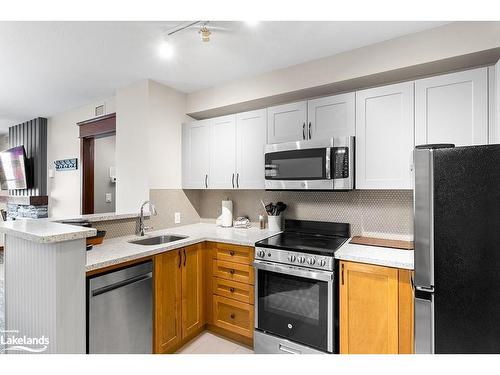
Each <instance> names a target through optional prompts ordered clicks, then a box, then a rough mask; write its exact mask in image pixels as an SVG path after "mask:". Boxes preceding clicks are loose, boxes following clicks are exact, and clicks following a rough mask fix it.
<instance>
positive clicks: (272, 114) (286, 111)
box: [267, 101, 307, 143]
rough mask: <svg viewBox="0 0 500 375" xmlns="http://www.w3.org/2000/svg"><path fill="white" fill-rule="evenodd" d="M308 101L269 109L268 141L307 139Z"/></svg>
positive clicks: (279, 141)
mask: <svg viewBox="0 0 500 375" xmlns="http://www.w3.org/2000/svg"><path fill="white" fill-rule="evenodd" d="M306 126H307V102H306V101H303V102H295V103H289V104H283V105H278V106H275V107H270V108H268V109H267V143H281V142H293V141H301V140H304V139H307V129H306Z"/></svg>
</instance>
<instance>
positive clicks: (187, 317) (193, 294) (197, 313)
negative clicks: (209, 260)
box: [181, 244, 205, 338]
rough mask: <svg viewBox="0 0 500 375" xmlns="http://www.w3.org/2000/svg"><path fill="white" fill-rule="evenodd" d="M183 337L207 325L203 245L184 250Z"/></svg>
mask: <svg viewBox="0 0 500 375" xmlns="http://www.w3.org/2000/svg"><path fill="white" fill-rule="evenodd" d="M183 255H184V259H183V264H182V268H181V269H182V283H181V284H182V337H183V338H185V337H188V336H191V335H193V334H195V333H197V332H198V331H199V330H200V329H201V328H203V326H204V325H205V306H204V303H205V298H204V292H205V291H204V285H205V283H204V282H203V281H204V280H203V276H204V274H203V255H204V254H203V248H202V244H198V245H194V246H190V247H187V248H185V249H183Z"/></svg>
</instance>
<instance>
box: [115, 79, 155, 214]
mask: <svg viewBox="0 0 500 375" xmlns="http://www.w3.org/2000/svg"><path fill="white" fill-rule="evenodd" d="M148 132H149V81H148V80H142V81H139V82H136V83H134V84H132V85H129V86H127V87H125V88H122V89H119V90H117V92H116V212H117V213H133V212H138V211H139V207H140V205H141V203H142V202H144V201H146V200H148V199H149V176H148V171H149V167H148V162H149V160H148V159H149V158H148V153H149V145H148V142H149V137H148Z"/></svg>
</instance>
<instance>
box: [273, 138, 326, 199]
mask: <svg viewBox="0 0 500 375" xmlns="http://www.w3.org/2000/svg"><path fill="white" fill-rule="evenodd" d="M330 142H331V141H330ZM330 159H331V146H330V145H328V146H327V143H325V142H323V143H319V142H312V141H303V142H291V143H280V144H274V145H266V147H265V179H266V180H265V186H266V189H269V190H286V189H290V190H304V189H316V190H333V180H332V178H331V160H330Z"/></svg>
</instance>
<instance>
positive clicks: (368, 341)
mask: <svg viewBox="0 0 500 375" xmlns="http://www.w3.org/2000/svg"><path fill="white" fill-rule="evenodd" d="M410 277H411V274H410V271H408V270H399V269H396V268H390V267H382V266H374V265H368V264H361V263H355V262H344V261H342V262H340V280H339V282H340V286H339V288H340V309H339V312H340V352H341V353H342V354H398V353H412V352H413V295H412V289H411V282H410Z"/></svg>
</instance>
